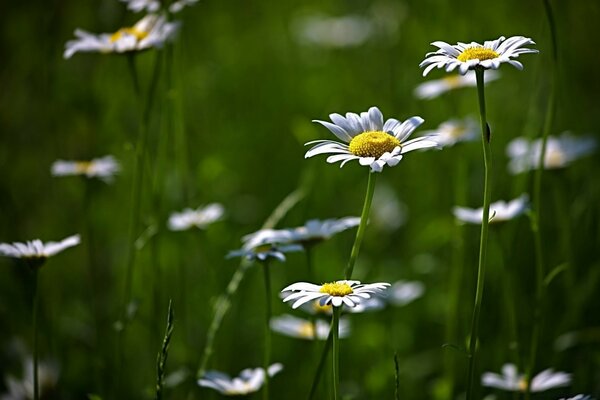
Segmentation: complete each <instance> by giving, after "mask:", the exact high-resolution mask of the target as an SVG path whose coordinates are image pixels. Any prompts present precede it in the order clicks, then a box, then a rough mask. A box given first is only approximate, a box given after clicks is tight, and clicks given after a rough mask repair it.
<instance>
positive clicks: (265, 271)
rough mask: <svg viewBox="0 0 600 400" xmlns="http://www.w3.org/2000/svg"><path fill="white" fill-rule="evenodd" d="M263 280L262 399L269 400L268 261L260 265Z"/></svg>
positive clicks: (269, 278)
mask: <svg viewBox="0 0 600 400" xmlns="http://www.w3.org/2000/svg"><path fill="white" fill-rule="evenodd" d="M261 265H262V270H263V278H264V281H265V348H264V360H263V366H264V370H265V384H264V387H263V399H264V400H268V399H269V364H270V363H271V326H270V323H271V314H272V311H271V273H270V270H269V259H266V260H265V261H263V262H262V263H261Z"/></svg>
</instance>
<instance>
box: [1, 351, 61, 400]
mask: <svg viewBox="0 0 600 400" xmlns="http://www.w3.org/2000/svg"><path fill="white" fill-rule="evenodd" d="M59 372H60V371H59V368H58V366H57V365H56V363H54V362H49V361H40V362H39V364H38V389H39V392H40V398H45V396H47V395H50V396H49V397H51V393H53V391H54V390H56V384H57V382H58V375H59ZM4 382H5V384H6V389H7V390H8V392H6V393H4V394H0V400H27V399H33V358H32V357H30V356H29V357H27V358H26V359H25V360H24V361H23V376H22V378H21V379H18V378H15V377H14V376H12V375H8V376H7V377H6V378H5V380H4Z"/></svg>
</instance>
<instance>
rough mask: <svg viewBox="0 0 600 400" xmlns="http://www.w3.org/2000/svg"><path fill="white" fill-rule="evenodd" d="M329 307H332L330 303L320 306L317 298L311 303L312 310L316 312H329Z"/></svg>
mask: <svg viewBox="0 0 600 400" xmlns="http://www.w3.org/2000/svg"><path fill="white" fill-rule="evenodd" d="M331 308H332V306H331V304H326V305H324V306H322V305H321V304H320V303H319V300H317V301H315V302H314V303H313V310H315V312H316V313H317V314H329V313H331Z"/></svg>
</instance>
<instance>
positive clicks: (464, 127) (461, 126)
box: [423, 117, 479, 147]
mask: <svg viewBox="0 0 600 400" xmlns="http://www.w3.org/2000/svg"><path fill="white" fill-rule="evenodd" d="M423 134H424V135H436V137H435V140H436V141H437V142H438V144H439V145H440V146H442V147H449V146H454V145H455V144H456V143H459V142H469V141H472V140H477V138H478V137H479V126H478V124H477V121H475V120H474V119H473V118H471V117H466V118H463V119H451V120H448V121H445V122H442V123H441V124H440V126H438V127H437V128H436V129H434V130H431V131H425V132H423Z"/></svg>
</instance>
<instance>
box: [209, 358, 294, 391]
mask: <svg viewBox="0 0 600 400" xmlns="http://www.w3.org/2000/svg"><path fill="white" fill-rule="evenodd" d="M282 369H283V365H281V364H279V363H276V364H272V365H271V366H270V367H269V369H268V374H269V376H275V374H277V373H279V371H281V370H282ZM264 382H265V370H264V369H263V368H247V369H245V370H243V371H242V372H240V375H239V376H237V377H235V378H233V379H232V378H231V377H230V376H229V375H227V374H224V373H223V372H219V371H208V372H207V373H205V374H204V376H203V377H202V378H200V379H198V385H200V386H203V387H207V388H211V389H215V390H216V391H218V392H219V393H221V394H224V395H226V396H243V395H247V394H250V393H254V392H257V391H258V390H259V389H260V388H261V387H262V385H263V384H264Z"/></svg>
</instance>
